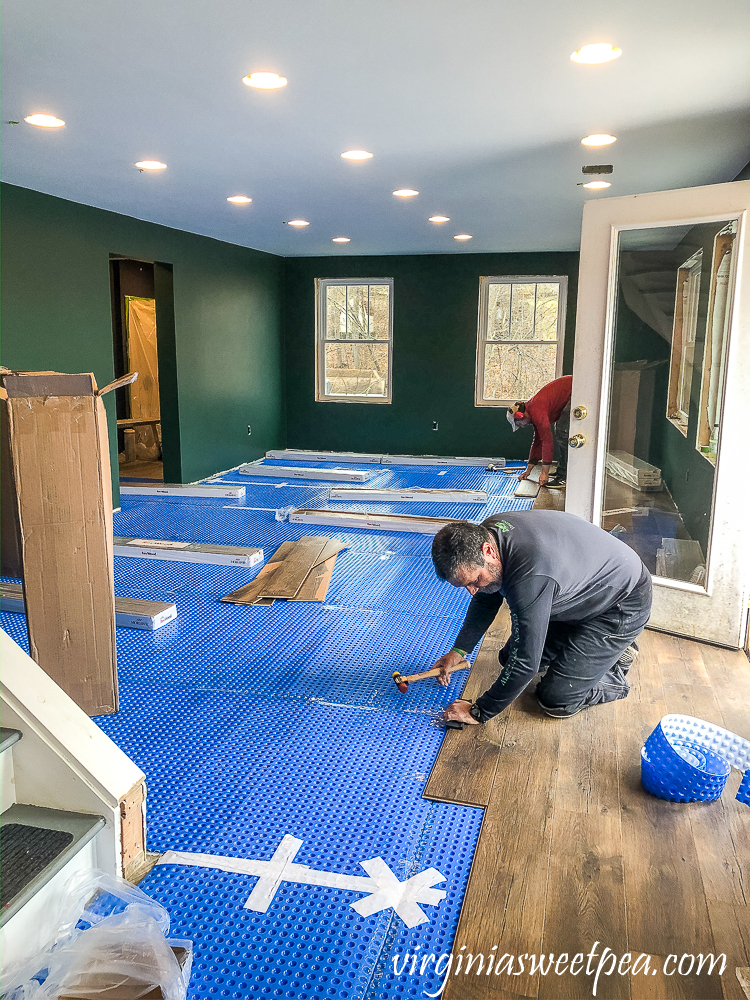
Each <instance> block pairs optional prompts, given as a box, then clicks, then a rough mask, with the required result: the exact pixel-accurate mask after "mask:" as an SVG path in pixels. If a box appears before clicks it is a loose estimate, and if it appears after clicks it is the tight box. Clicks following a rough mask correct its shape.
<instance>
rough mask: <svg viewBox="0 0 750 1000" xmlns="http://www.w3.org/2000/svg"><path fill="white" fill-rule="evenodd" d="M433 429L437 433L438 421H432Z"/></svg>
mask: <svg viewBox="0 0 750 1000" xmlns="http://www.w3.org/2000/svg"><path fill="white" fill-rule="evenodd" d="M432 429H433V430H434V431H436V430H437V429H438V422H437V420H433V421H432Z"/></svg>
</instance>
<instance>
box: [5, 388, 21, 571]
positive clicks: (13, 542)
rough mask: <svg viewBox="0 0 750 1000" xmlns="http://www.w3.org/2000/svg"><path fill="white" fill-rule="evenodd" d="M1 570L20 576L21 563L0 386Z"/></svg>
mask: <svg viewBox="0 0 750 1000" xmlns="http://www.w3.org/2000/svg"><path fill="white" fill-rule="evenodd" d="M0 444H1V445H2V452H1V453H0V479H1V480H2V496H0V518H1V526H0V562H2V566H1V567H0V574H2V576H13V577H15V578H16V579H20V578H21V576H22V575H23V568H22V565H21V525H20V524H19V523H18V498H17V497H16V484H15V480H14V479H13V462H12V460H11V453H10V428H9V426H8V394H7V392H6V391H5V389H2V388H0Z"/></svg>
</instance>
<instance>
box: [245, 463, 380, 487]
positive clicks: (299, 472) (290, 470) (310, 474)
mask: <svg viewBox="0 0 750 1000" xmlns="http://www.w3.org/2000/svg"><path fill="white" fill-rule="evenodd" d="M237 471H238V472H239V473H241V474H242V475H243V476H275V477H276V478H277V479H331V480H336V481H339V482H344V483H366V482H367V480H368V479H370V478H371V477H372V476H373V475H375V474H376V470H374V469H373V470H372V472H355V471H352V470H351V469H306V468H297V467H296V466H286V465H241V466H240V467H239V469H238V470H237Z"/></svg>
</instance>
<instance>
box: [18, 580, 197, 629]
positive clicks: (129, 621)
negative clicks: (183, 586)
mask: <svg viewBox="0 0 750 1000" xmlns="http://www.w3.org/2000/svg"><path fill="white" fill-rule="evenodd" d="M0 611H10V612H12V613H14V614H18V615H25V614H26V604H25V602H24V599H23V587H22V586H21V584H20V583H0ZM176 617H177V605H175V604H172V603H170V602H167V601H142V600H139V599H137V598H134V597H115V621H116V623H117V627H118V628H135V629H139V630H141V631H143V632H154V631H156V629H158V628H161V627H162V625H166V624H167V622H171V621H174V619H175V618H176Z"/></svg>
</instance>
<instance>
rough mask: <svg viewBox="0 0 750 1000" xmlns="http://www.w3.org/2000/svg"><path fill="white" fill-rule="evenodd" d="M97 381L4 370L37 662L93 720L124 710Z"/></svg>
mask: <svg viewBox="0 0 750 1000" xmlns="http://www.w3.org/2000/svg"><path fill="white" fill-rule="evenodd" d="M133 377H134V376H126V377H125V378H124V379H120V380H118V381H117V382H113V383H111V384H110V385H108V386H106V387H105V388H104V389H101V390H100V389H97V385H96V380H95V379H94V376H93V374H90V373H84V374H79V375H65V374H61V373H59V372H7V371H6V372H4V373H3V374H2V386H3V388H4V389H5V390H6V391H7V393H8V401H7V409H8V431H9V440H10V452H11V463H12V469H13V479H14V483H15V489H16V493H17V508H18V514H19V524H20V531H21V561H22V570H23V585H24V599H25V603H26V623H27V628H28V633H29V650H30V653H31V656H32V657H33V658H34V659H35V660H36V662H37V663H38V664H39V666H40V667H42V669H43V670H45V671H46V672H47V673H48V674H49V675H50V677H52V679H53V680H54V681H55V682H56V683H57V684H59V685H60V687H61V688H62V689H63V691H65V692H66V693H67V694H68V695H70V697H71V698H72V699H73V700H74V701H75V702H76V703H77V704H78V705H80V706H81V708H82V709H83V710H84V711H85V712H87V713H88V714H89V715H102V714H106V713H111V712H116V711H117V651H116V646H115V591H114V577H113V567H114V559H113V553H112V486H111V478H110V463H109V440H108V436H107V416H106V412H105V410H104V404H103V402H102V399H101V397H102V394H103V393H104V392H107V391H109V390H110V389H114V388H117V387H118V386H119V385H123V384H127V382H128V381H132V380H133Z"/></svg>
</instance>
